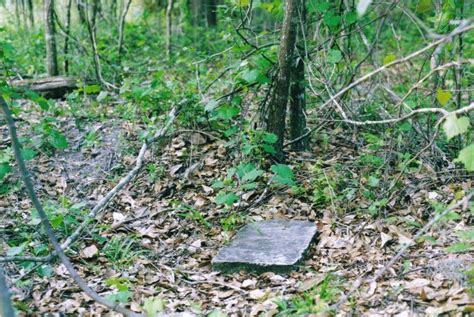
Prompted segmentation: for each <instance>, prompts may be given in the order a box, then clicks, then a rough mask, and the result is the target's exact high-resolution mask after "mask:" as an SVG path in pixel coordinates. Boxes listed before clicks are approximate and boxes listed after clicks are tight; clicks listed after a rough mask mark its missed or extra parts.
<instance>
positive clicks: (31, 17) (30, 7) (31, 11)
mask: <svg viewBox="0 0 474 317" xmlns="http://www.w3.org/2000/svg"><path fill="white" fill-rule="evenodd" d="M27 1H28V2H27V3H28V18H29V20H30V27H31V28H34V27H35V15H34V8H33V0H27Z"/></svg>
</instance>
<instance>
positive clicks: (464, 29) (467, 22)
mask: <svg viewBox="0 0 474 317" xmlns="http://www.w3.org/2000/svg"><path fill="white" fill-rule="evenodd" d="M471 22H472V21H471V20H464V21H463V23H461V25H460V26H459V27H458V28H456V29H455V30H454V31H453V32H451V33H449V34H448V35H446V36H444V37H442V38H440V39H439V40H436V41H435V42H433V43H431V44H429V45H427V46H425V47H423V48H422V49H420V50H418V51H415V52H413V53H411V54H410V55H407V56H405V57H403V58H400V59H397V60H394V61H393V62H391V63H388V64H385V65H383V66H381V67H379V68H377V69H375V70H373V71H371V72H370V73H368V74H366V75H364V76H362V77H361V78H359V79H357V80H356V81H354V82H352V83H351V84H350V85H348V86H346V87H344V88H343V89H341V90H340V91H339V92H338V93H336V94H334V96H332V97H331V98H329V99H328V100H327V101H326V102H324V103H323V104H322V105H321V106H320V107H321V108H324V107H326V106H328V105H329V104H330V103H332V102H334V101H335V100H337V98H339V97H341V96H342V95H343V94H345V93H346V92H347V91H349V90H351V89H352V88H354V87H356V86H358V85H360V84H361V83H363V82H365V81H366V80H368V79H369V78H371V77H373V76H375V75H377V74H378V73H380V72H382V71H384V70H386V69H387V68H389V67H392V66H395V65H398V64H401V63H405V62H407V61H409V60H411V59H413V58H415V57H417V56H419V55H421V54H423V53H424V52H426V51H429V50H430V49H432V48H434V47H436V46H438V45H440V44H443V43H444V42H447V41H449V40H450V39H451V38H452V37H453V36H456V35H458V34H461V33H464V32H468V31H470V30H472V29H474V25H473V24H470V23H471ZM471 106H472V104H471ZM469 107H470V106H469ZM428 109H429V110H428ZM428 109H418V110H415V111H413V112H412V113H410V114H408V115H406V116H404V117H401V118H395V119H388V120H380V121H354V120H344V122H347V123H350V124H355V125H368V124H385V123H394V122H399V121H402V120H405V119H407V118H410V117H412V116H413V115H415V114H416V113H419V112H442V113H445V114H448V112H447V111H446V110H444V109H440V108H428ZM435 109H436V110H435ZM463 109H464V108H463ZM316 128H317V127H316ZM316 128H313V129H311V130H309V131H308V132H307V133H305V134H303V135H301V136H300V137H298V138H296V139H294V140H291V141H290V142H288V143H287V144H286V145H285V146H287V145H289V144H292V143H294V142H298V141H299V140H301V139H303V138H306V137H307V136H308V135H310V134H311V133H313V132H314V130H315V129H316Z"/></svg>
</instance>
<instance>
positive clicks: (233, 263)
mask: <svg viewBox="0 0 474 317" xmlns="http://www.w3.org/2000/svg"><path fill="white" fill-rule="evenodd" d="M315 236H316V225H315V224H314V223H312V222H310V221H299V220H269V221H259V222H255V223H251V224H248V225H246V226H245V227H243V228H242V229H240V230H239V232H238V233H237V234H236V236H235V237H234V239H233V240H232V241H231V243H230V244H229V245H227V246H225V247H223V248H222V249H221V250H220V252H219V253H218V254H217V256H215V257H214V259H213V260H212V265H213V268H214V270H217V271H223V272H227V273H230V272H236V271H240V270H247V271H255V272H258V273H262V272H276V273H286V272H289V271H291V270H293V269H295V268H296V267H297V266H298V264H299V263H300V262H301V260H302V259H303V256H304V254H305V252H306V251H307V250H308V248H309V246H310V244H311V242H312V241H313V240H314V238H315Z"/></svg>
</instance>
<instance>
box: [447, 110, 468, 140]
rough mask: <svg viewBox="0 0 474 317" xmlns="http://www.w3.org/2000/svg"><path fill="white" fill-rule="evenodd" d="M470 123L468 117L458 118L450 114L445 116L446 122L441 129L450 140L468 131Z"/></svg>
mask: <svg viewBox="0 0 474 317" xmlns="http://www.w3.org/2000/svg"><path fill="white" fill-rule="evenodd" d="M469 126H470V123H469V118H468V117H460V118H458V117H457V116H456V114H450V115H449V116H447V118H446V120H445V121H444V123H443V129H444V132H445V133H446V136H447V137H448V140H450V139H451V138H452V137H455V136H456V135H459V134H462V133H465V132H466V131H467V130H468V129H469Z"/></svg>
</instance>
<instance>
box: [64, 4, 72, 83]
mask: <svg viewBox="0 0 474 317" xmlns="http://www.w3.org/2000/svg"><path fill="white" fill-rule="evenodd" d="M71 6H72V0H68V2H67V12H66V36H65V37H64V50H63V55H64V73H65V74H66V75H67V74H69V58H68V56H67V54H68V53H69V34H70V33H71Z"/></svg>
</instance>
